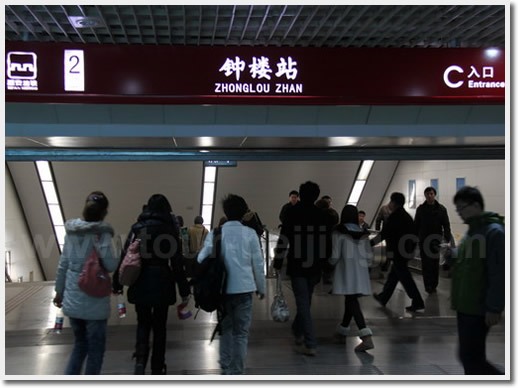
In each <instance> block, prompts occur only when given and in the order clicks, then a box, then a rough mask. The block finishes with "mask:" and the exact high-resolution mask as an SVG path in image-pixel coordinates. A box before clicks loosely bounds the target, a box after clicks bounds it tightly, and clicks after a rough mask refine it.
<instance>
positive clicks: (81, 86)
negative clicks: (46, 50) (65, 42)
mask: <svg viewBox="0 0 518 388" xmlns="http://www.w3.org/2000/svg"><path fill="white" fill-rule="evenodd" d="M84 63H85V62H84V51H83V50H65V55H64V65H65V66H64V70H65V71H64V87H65V91H74V92H84V91H85V65H84Z"/></svg>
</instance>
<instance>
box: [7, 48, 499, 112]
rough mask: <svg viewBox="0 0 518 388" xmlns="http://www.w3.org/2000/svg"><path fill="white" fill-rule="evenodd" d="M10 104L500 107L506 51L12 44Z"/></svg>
mask: <svg viewBox="0 0 518 388" xmlns="http://www.w3.org/2000/svg"><path fill="white" fill-rule="evenodd" d="M5 45H6V50H5V55H6V58H5V59H6V75H5V82H6V84H5V95H6V98H5V99H6V102H44V103H52V102H54V103H109V104H133V103H135V104H261V105H279V104H291V105H301V104H311V105H362V104H369V105H377V104H379V105H394V104H471V103H475V104H503V103H504V102H505V51H504V49H503V48H484V49H474V48H473V49H472V48H459V49H455V48H451V49H448V48H445V49H442V48H441V49H438V48H435V49H416V48H412V49H410V48H408V49H407V48H297V47H295V48H293V47H231V46H227V47H203V46H202V47H185V46H156V45H153V46H152V45H124V46H122V45H106V44H105V45H98V44H71V43H70V44H69V43H32V42H12V41H6V42H5Z"/></svg>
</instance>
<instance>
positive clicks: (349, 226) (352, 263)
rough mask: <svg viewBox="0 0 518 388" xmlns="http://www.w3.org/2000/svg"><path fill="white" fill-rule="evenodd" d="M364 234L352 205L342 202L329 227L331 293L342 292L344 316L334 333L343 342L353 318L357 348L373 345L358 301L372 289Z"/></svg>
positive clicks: (365, 348) (370, 331) (355, 209)
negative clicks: (333, 224)
mask: <svg viewBox="0 0 518 388" xmlns="http://www.w3.org/2000/svg"><path fill="white" fill-rule="evenodd" d="M368 236H369V233H368V232H366V231H365V230H363V229H362V228H361V227H360V225H359V223H358V209H357V208H356V206H352V205H346V206H345V207H344V208H343V210H342V214H341V217H340V223H339V224H338V225H337V226H336V227H335V229H334V231H333V253H332V255H331V257H330V259H329V263H330V264H331V265H335V271H334V276H333V289H332V294H334V295H345V312H344V317H343V320H342V323H341V324H339V325H338V326H337V329H336V334H335V336H336V338H337V339H338V340H339V341H340V342H341V343H345V339H346V337H347V335H348V334H349V332H350V323H351V320H352V319H353V318H354V321H355V322H356V325H357V326H358V329H359V336H360V338H361V340H362V342H361V343H360V344H359V345H358V346H356V348H355V349H354V350H355V351H357V352H364V351H366V350H369V349H373V348H374V344H373V342H372V330H371V329H370V328H368V327H367V325H366V324H365V318H364V317H363V313H362V310H361V307H360V303H359V301H358V298H359V297H360V296H363V295H371V293H372V292H371V283H370V277H369V265H370V264H371V263H372V256H373V255H372V248H371V245H370V243H369V238H368Z"/></svg>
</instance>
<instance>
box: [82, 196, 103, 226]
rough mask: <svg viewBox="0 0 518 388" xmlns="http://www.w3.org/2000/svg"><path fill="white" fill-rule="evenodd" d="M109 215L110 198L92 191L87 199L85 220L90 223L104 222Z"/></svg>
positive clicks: (84, 213) (84, 211) (84, 210)
mask: <svg viewBox="0 0 518 388" xmlns="http://www.w3.org/2000/svg"><path fill="white" fill-rule="evenodd" d="M107 213H108V198H106V196H105V195H104V193H103V192H101V191H92V192H91V193H90V194H88V197H86V203H85V207H84V209H83V219H84V220H85V221H88V222H96V221H102V220H103V219H104V217H106V214H107Z"/></svg>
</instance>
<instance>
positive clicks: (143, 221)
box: [113, 194, 190, 374]
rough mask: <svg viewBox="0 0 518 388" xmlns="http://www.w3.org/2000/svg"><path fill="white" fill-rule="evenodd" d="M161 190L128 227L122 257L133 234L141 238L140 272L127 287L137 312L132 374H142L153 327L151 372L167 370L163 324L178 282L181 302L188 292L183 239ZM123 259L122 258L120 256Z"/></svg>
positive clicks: (116, 286) (119, 289) (116, 282)
mask: <svg viewBox="0 0 518 388" xmlns="http://www.w3.org/2000/svg"><path fill="white" fill-rule="evenodd" d="M171 212H172V210H171V205H170V204H169V201H168V200H167V198H166V197H164V196H163V195H162V194H154V195H152V196H151V197H150V198H149V201H148V203H147V206H145V207H144V210H143V212H142V213H141V214H140V216H139V217H138V222H137V223H136V224H134V225H133V226H132V227H131V232H130V234H129V237H128V240H127V241H126V244H125V246H124V250H123V252H122V257H124V255H125V252H126V250H127V249H128V247H129V245H130V244H131V242H132V241H133V240H134V239H135V238H139V239H140V255H141V272H140V275H139V277H138V279H137V281H136V282H135V283H134V284H133V285H132V286H130V287H129V289H128V302H129V303H132V304H135V310H136V312H137V343H136V349H135V357H136V363H135V371H134V373H135V374H144V373H145V368H146V364H147V359H148V356H149V338H150V334H151V330H153V347H152V353H151V373H152V374H166V365H165V350H166V326H167V315H168V311H169V306H170V305H173V304H175V303H176V285H175V283H178V286H179V289H180V295H181V296H182V302H184V303H187V301H188V297H189V294H190V289H189V285H188V283H187V278H186V277H185V270H184V267H183V255H182V242H181V238H180V233H179V227H178V223H177V221H176V217H175V216H174V215H173V214H172V213H171ZM121 261H122V260H121ZM118 272H119V270H117V271H116V273H115V274H114V277H113V278H114V282H113V288H114V292H115V293H122V288H123V287H122V285H121V284H120V283H119V274H118Z"/></svg>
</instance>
